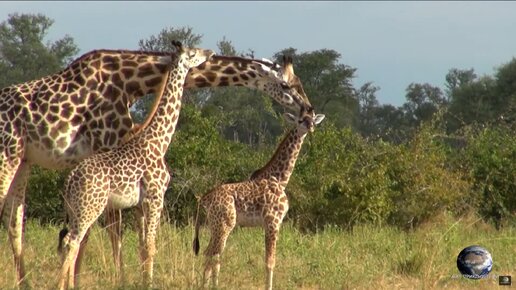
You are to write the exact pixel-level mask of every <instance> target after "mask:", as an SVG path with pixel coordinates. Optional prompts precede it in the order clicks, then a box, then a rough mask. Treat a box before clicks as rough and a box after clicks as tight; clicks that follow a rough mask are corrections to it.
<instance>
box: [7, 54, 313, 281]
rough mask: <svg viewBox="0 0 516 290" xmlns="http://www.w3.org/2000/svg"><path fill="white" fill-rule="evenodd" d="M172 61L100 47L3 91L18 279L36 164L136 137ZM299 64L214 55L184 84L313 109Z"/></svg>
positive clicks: (56, 162) (63, 163)
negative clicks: (143, 111)
mask: <svg viewBox="0 0 516 290" xmlns="http://www.w3.org/2000/svg"><path fill="white" fill-rule="evenodd" d="M169 62H170V55H169V54H167V53H163V52H149V51H129V50H94V51H91V52H88V53H86V54H84V55H83V56H81V57H79V58H78V59H76V60H75V61H73V62H72V63H71V64H70V65H69V66H68V67H67V68H65V69H64V70H62V71H60V72H58V73H56V74H53V75H50V76H46V77H43V78H41V79H38V80H33V81H29V82H25V83H22V84H18V85H12V86H9V87H5V88H3V89H1V90H0V212H2V210H3V212H2V213H3V220H4V224H5V225H6V227H7V228H8V234H9V241H10V243H11V247H12V250H13V256H14V264H15V268H16V271H17V279H18V283H21V282H25V279H24V278H25V269H24V261H23V227H22V221H23V215H24V207H25V203H24V202H25V190H26V187H27V180H28V177H29V173H30V170H31V167H32V165H33V164H38V165H40V166H42V167H44V168H71V167H73V166H74V165H75V164H77V163H78V162H79V161H81V160H82V159H84V158H86V157H88V156H90V155H91V154H94V153H97V152H104V151H107V150H109V149H111V148H115V147H117V146H118V145H120V144H121V143H122V139H129V138H128V136H127V133H128V132H130V131H131V130H133V121H132V119H131V115H130V113H129V107H130V106H131V105H132V104H133V103H134V102H135V101H136V100H137V99H138V98H140V97H141V96H143V95H147V94H152V93H154V94H157V95H158V98H157V100H156V101H155V104H157V103H158V101H159V96H160V94H159V92H160V90H161V89H162V87H163V84H164V79H165V76H166V73H167V65H168V64H169ZM291 67H292V64H291V61H289V60H287V61H286V62H285V63H284V64H283V66H281V67H280V66H278V65H276V64H273V63H272V62H268V61H262V60H254V59H246V58H240V57H226V56H214V57H213V58H212V59H211V60H210V61H207V62H205V63H203V64H201V65H200V66H198V67H194V68H192V69H190V71H189V73H188V75H187V77H186V81H185V84H184V88H186V89H188V88H201V87H221V86H246V87H249V88H255V89H258V90H262V91H264V92H265V93H267V94H269V95H270V96H271V97H272V98H273V99H275V100H276V101H277V102H279V103H280V104H281V105H282V106H284V107H285V108H288V109H291V110H294V111H296V112H298V113H299V114H311V113H312V109H311V106H310V103H309V101H308V98H307V97H306V95H305V93H304V91H303V88H302V85H301V84H300V82H299V80H298V78H297V77H296V76H295V75H293V71H291ZM292 77H293V78H292ZM148 120H149V118H148ZM4 202H7V206H5V207H3V204H4Z"/></svg>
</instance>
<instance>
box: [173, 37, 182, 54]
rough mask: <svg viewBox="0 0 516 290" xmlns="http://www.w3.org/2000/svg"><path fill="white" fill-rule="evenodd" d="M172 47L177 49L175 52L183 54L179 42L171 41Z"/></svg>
mask: <svg viewBox="0 0 516 290" xmlns="http://www.w3.org/2000/svg"><path fill="white" fill-rule="evenodd" d="M172 45H173V46H174V47H175V48H176V49H177V52H179V53H180V52H183V44H182V43H181V41H179V40H175V39H174V40H172Z"/></svg>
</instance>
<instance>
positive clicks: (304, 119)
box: [283, 113, 325, 135]
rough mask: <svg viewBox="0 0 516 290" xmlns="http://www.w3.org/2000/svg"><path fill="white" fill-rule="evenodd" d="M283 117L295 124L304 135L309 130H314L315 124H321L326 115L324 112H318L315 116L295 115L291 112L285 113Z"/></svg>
mask: <svg viewBox="0 0 516 290" xmlns="http://www.w3.org/2000/svg"><path fill="white" fill-rule="evenodd" d="M283 117H284V118H285V120H286V121H287V122H289V123H292V124H295V125H296V128H297V131H298V132H299V134H300V135H303V134H306V133H308V132H313V131H314V128H315V125H318V124H320V123H321V122H322V120H323V119H324V117H325V116H324V115H323V114H317V115H315V117H313V118H312V117H310V116H301V117H295V116H294V115H292V114H290V113H284V114H283Z"/></svg>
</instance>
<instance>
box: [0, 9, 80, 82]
mask: <svg viewBox="0 0 516 290" xmlns="http://www.w3.org/2000/svg"><path fill="white" fill-rule="evenodd" d="M53 23H54V21H53V20H52V19H50V18H48V17H46V16H44V15H42V14H36V15H33V14H18V13H14V14H10V15H9V18H8V19H7V20H6V21H3V22H2V23H1V24H0V87H2V88H3V87H5V86H8V85H12V84H16V83H21V82H25V81H29V80H33V79H38V78H40V77H43V76H45V75H49V74H52V73H55V72H57V71H59V70H60V69H62V68H63V67H64V66H65V65H66V64H68V63H69V62H70V61H71V60H72V59H73V57H74V56H75V55H76V54H77V53H78V51H79V50H78V48H77V46H76V45H75V43H74V41H73V38H72V37H71V36H68V35H65V36H64V37H63V38H61V39H58V40H56V41H54V42H47V44H44V43H43V41H44V39H45V36H46V35H47V33H48V30H49V29H50V27H51V26H52V24H53Z"/></svg>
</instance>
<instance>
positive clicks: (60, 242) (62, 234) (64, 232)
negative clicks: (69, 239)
mask: <svg viewBox="0 0 516 290" xmlns="http://www.w3.org/2000/svg"><path fill="white" fill-rule="evenodd" d="M64 224H65V226H64V228H63V229H62V230H61V231H60V232H59V240H58V244H57V252H58V253H59V254H62V253H63V240H64V238H65V237H66V235H67V234H68V227H67V226H66V225H67V224H68V212H66V211H65V218H64Z"/></svg>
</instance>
